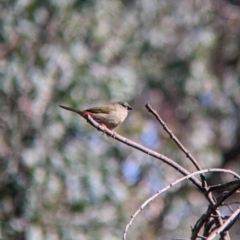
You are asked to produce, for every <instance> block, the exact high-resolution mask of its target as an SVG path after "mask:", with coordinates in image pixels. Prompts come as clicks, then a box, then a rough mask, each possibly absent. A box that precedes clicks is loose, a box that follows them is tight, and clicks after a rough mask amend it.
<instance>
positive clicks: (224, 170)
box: [123, 168, 240, 240]
mask: <svg viewBox="0 0 240 240" xmlns="http://www.w3.org/2000/svg"><path fill="white" fill-rule="evenodd" d="M207 172H223V173H228V174H231V175H233V176H234V177H236V178H238V179H240V176H239V175H238V174H236V173H235V172H233V171H231V170H226V169H220V168H212V169H205V170H201V171H197V172H194V173H191V174H189V175H188V176H185V177H182V178H180V179H178V180H176V181H175V182H174V183H172V184H169V185H168V186H167V187H165V188H163V189H162V190H158V191H157V192H156V193H155V194H154V195H153V196H151V197H150V198H148V199H147V200H146V201H145V202H144V203H143V204H142V205H141V206H140V208H138V209H137V211H136V212H135V213H134V214H133V215H132V216H131V219H130V221H129V222H128V224H127V225H126V227H125V229H124V234H123V240H126V236H127V231H128V229H129V227H130V226H131V225H132V222H133V220H134V219H135V218H136V216H137V215H138V214H139V213H140V212H141V211H142V210H143V209H144V208H145V207H146V206H147V205H148V204H149V203H150V202H152V201H153V200H154V199H155V198H156V197H158V196H159V195H160V194H162V193H164V192H166V191H167V190H168V189H170V188H171V187H173V186H175V185H176V184H178V183H181V182H182V181H184V180H186V179H189V178H191V177H193V176H195V175H200V174H203V173H207Z"/></svg>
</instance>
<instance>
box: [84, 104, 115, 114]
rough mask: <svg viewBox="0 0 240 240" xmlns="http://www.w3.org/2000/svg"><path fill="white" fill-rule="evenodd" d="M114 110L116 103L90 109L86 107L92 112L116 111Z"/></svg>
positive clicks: (106, 112)
mask: <svg viewBox="0 0 240 240" xmlns="http://www.w3.org/2000/svg"><path fill="white" fill-rule="evenodd" d="M114 110H115V106H114V105H106V106H103V107H93V108H89V109H86V110H85V111H87V112H91V113H105V114H108V113H109V112H110V111H114Z"/></svg>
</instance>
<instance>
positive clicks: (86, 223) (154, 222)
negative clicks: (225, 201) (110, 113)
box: [0, 0, 240, 240]
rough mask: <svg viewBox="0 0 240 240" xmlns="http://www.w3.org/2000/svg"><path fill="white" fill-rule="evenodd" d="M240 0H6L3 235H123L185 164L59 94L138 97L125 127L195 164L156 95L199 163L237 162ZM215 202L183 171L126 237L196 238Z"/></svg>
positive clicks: (1, 69)
mask: <svg viewBox="0 0 240 240" xmlns="http://www.w3.org/2000/svg"><path fill="white" fill-rule="evenodd" d="M239 5H240V1H238V0H235V1H234V0H231V1H230V0H229V1H223V0H218V1H214V0H194V1H193V0H168V1H163V0H159V1H157V0H128V1H126V0H122V1H120V0H98V1H94V0H69V1H63V0H50V1H46V0H45V1H37V0H9V1H0V12H1V14H0V78H1V81H0V113H1V114H0V238H2V239H4V240H5V239H6V240H15V239H18V240H21V239H24V240H25V239H26V240H33V239H34V240H60V239H64V240H79V239H86V240H94V239H96V240H100V239H108V240H115V239H121V237H122V235H123V230H124V227H125V225H126V224H127V222H128V221H129V219H130V216H131V215H132V214H133V213H134V212H135V211H136V210H137V208H138V207H139V206H140V205H141V203H142V202H143V201H144V200H146V199H147V198H148V197H150V196H151V195H152V194H153V193H155V191H157V190H158V189H160V188H162V187H164V186H166V185H167V184H170V183H171V182H173V181H174V180H176V179H177V178H178V177H180V175H179V174H178V173H176V171H175V170H173V169H171V168H170V167H168V166H166V165H165V164H163V163H162V162H160V161H158V160H155V159H153V158H151V157H149V156H147V155H145V154H143V153H141V152H138V151H137V150H136V149H131V148H130V147H128V146H126V145H123V144H121V143H119V142H117V141H114V140H113V139H111V138H108V137H107V136H105V135H103V134H101V133H100V132H98V131H97V130H96V129H94V128H92V127H91V126H90V125H88V124H87V123H86V121H85V120H84V119H82V118H80V117H79V116H77V115H75V114H73V113H70V112H67V111H64V110H62V109H60V108H59V107H58V104H62V105H66V106H70V107H75V108H80V109H84V108H88V107H92V106H99V105H102V104H107V103H110V102H114V101H122V100H124V101H127V102H129V103H130V105H132V106H133V108H134V111H132V112H131V113H130V115H129V117H128V118H127V120H126V121H125V122H124V123H123V124H122V125H121V126H120V127H118V128H117V129H116V132H117V133H119V134H122V135H123V136H125V137H128V138H130V139H131V140H134V141H136V142H138V143H141V144H143V145H145V146H147V147H149V148H151V149H153V150H156V151H158V152H161V153H162V154H164V155H166V156H168V157H169V158H172V159H173V160H175V161H177V162H178V163H179V164H181V165H182V166H184V167H186V168H187V169H188V170H189V171H194V170H195V169H194V167H193V166H192V164H190V162H189V160H187V159H186V158H185V156H184V154H183V153H182V152H181V151H180V150H179V149H178V148H177V147H176V146H175V144H174V143H173V142H172V141H171V140H170V139H169V137H168V136H167V134H166V133H165V132H164V131H163V130H162V128H161V126H160V125H159V124H158V123H157V122H156V121H155V119H154V117H153V116H152V115H150V114H149V113H148V112H147V110H146V108H145V104H146V103H147V102H149V103H150V104H151V105H152V107H154V108H155V109H156V110H157V111H158V112H159V114H160V116H161V117H162V118H163V119H164V121H165V122H166V123H167V124H168V126H169V127H170V128H171V129H172V131H173V132H174V133H175V134H176V136H177V137H178V138H179V139H180V140H181V141H182V142H183V144H184V145H185V146H186V147H187V148H188V150H189V151H190V152H191V153H192V154H193V156H195V157H196V159H197V160H198V162H199V164H200V165H201V166H202V167H203V168H210V167H223V168H228V169H232V170H235V171H237V172H238V173H239V160H240V6H239ZM208 177H209V182H210V183H212V184H216V183H220V182H226V181H227V180H231V178H230V177H229V176H226V175H217V174H216V173H215V174H212V175H208ZM206 209H207V202H206V201H205V199H204V198H203V196H202V195H201V194H200V193H199V192H198V190H197V189H196V188H195V187H193V186H192V185H191V184H189V183H187V184H186V185H179V186H177V187H174V188H173V189H171V190H170V191H168V192H167V194H165V195H162V196H160V197H158V198H157V199H156V200H155V201H154V202H152V203H151V204H150V205H149V206H148V207H146V208H145V209H144V210H143V211H142V212H141V213H140V215H139V216H138V217H137V219H136V220H135V221H134V223H133V225H132V226H131V227H130V230H129V232H128V239H140V240H141V239H172V238H177V237H183V238H184V237H185V238H189V236H190V234H191V228H190V226H193V225H194V223H195V222H196V221H197V219H198V218H199V217H200V216H201V214H202V213H203V212H204V211H206ZM236 224H238V225H239V223H236ZM239 234H240V230H239V227H238V229H237V228H234V229H232V231H231V236H232V239H239Z"/></svg>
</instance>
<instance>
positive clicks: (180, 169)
mask: <svg viewBox="0 0 240 240" xmlns="http://www.w3.org/2000/svg"><path fill="white" fill-rule="evenodd" d="M86 120H87V121H88V123H89V124H91V125H92V126H93V127H95V128H96V129H97V130H98V131H101V132H103V133H105V134H106V135H108V136H109V137H112V138H114V139H116V140H118V141H119V142H122V143H124V144H126V145H128V146H131V147H133V148H136V149H138V150H139V151H141V152H144V153H146V154H147V155H150V156H152V157H154V158H156V159H158V160H160V161H163V162H164V163H166V164H168V165H169V166H171V167H173V168H174V169H175V170H177V171H178V172H180V173H181V174H183V175H184V176H187V175H189V174H190V173H189V172H188V171H187V170H186V169H185V168H183V167H182V166H180V165H179V164H177V163H176V162H174V161H173V160H172V159H170V158H168V157H166V156H164V155H162V154H159V153H157V152H155V151H153V150H151V149H149V148H146V147H144V146H142V145H141V144H138V143H136V142H133V141H131V140H129V139H127V138H125V137H122V136H120V135H119V134H117V133H115V132H114V133H113V132H112V131H111V130H109V129H108V128H106V127H103V126H101V125H100V124H98V123H97V122H96V121H95V120H94V119H93V118H92V117H91V116H90V115H87V116H86ZM190 181H191V182H192V183H193V184H194V185H195V186H196V187H197V188H199V189H200V190H201V191H203V189H202V187H201V182H200V181H199V180H198V179H197V178H195V177H191V178H190Z"/></svg>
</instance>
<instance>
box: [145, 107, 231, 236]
mask: <svg viewBox="0 0 240 240" xmlns="http://www.w3.org/2000/svg"><path fill="white" fill-rule="evenodd" d="M146 108H147V109H148V111H149V112H151V113H152V114H153V115H154V116H155V117H156V119H157V120H158V122H159V123H160V124H161V125H162V126H163V128H164V130H165V131H166V132H167V133H168V134H169V136H170V137H171V138H172V139H173V140H174V142H175V143H176V144H177V146H178V147H179V148H180V149H181V150H182V151H183V152H184V153H185V154H186V156H187V158H188V159H190V161H191V162H192V163H193V164H194V166H195V167H196V168H197V169H198V170H201V167H200V165H199V164H198V163H197V161H196V159H195V158H194V157H193V156H192V155H191V154H190V152H189V151H188V150H187V149H186V148H185V147H184V146H183V144H182V143H181V142H180V141H179V140H178V139H177V137H175V135H174V134H173V133H172V131H171V130H170V129H169V128H168V127H167V125H166V123H165V122H164V121H163V120H162V119H161V117H160V116H159V114H158V113H157V111H155V110H154V109H153V108H152V107H151V106H150V104H149V103H147V104H146ZM200 176H201V180H202V189H203V193H204V195H205V197H206V198H207V200H208V201H209V203H210V205H211V206H214V204H215V200H214V198H213V196H212V193H211V192H208V193H207V192H206V189H207V181H206V179H205V177H204V175H203V174H201V175H200ZM215 213H216V215H217V216H218V217H217V218H215V221H217V222H218V224H220V225H221V224H222V223H223V222H222V219H221V215H220V212H219V211H218V210H217V209H215ZM194 235H195V237H196V236H197V235H196V234H194ZM224 239H225V240H227V239H228V238H227V237H224Z"/></svg>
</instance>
